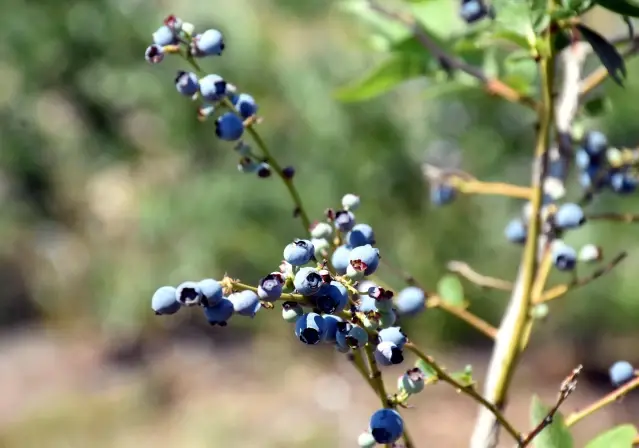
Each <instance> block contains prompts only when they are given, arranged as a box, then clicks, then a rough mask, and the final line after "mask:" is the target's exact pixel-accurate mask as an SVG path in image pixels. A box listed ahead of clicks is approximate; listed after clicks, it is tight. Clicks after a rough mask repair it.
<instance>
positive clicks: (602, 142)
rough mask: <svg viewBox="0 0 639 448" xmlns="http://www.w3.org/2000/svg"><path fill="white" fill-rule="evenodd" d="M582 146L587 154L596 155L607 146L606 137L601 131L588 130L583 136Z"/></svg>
mask: <svg viewBox="0 0 639 448" xmlns="http://www.w3.org/2000/svg"><path fill="white" fill-rule="evenodd" d="M583 148H584V149H585V150H586V152H588V154H590V155H592V156H598V155H600V154H602V153H603V152H604V151H605V150H606V149H607V148H608V138H606V135H605V134H604V133H603V132H599V131H590V132H588V133H587V134H586V135H585V136H584V141H583Z"/></svg>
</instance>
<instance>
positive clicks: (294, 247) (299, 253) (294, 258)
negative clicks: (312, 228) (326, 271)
mask: <svg viewBox="0 0 639 448" xmlns="http://www.w3.org/2000/svg"><path fill="white" fill-rule="evenodd" d="M313 258H315V247H313V243H311V242H310V241H309V240H300V239H296V240H295V241H293V242H292V243H290V244H288V245H287V246H286V247H285V248H284V260H286V261H287V262H288V263H290V264H292V265H293V266H302V265H305V264H306V263H308V262H309V261H311V260H312V259H313Z"/></svg>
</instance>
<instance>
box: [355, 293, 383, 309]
mask: <svg viewBox="0 0 639 448" xmlns="http://www.w3.org/2000/svg"><path fill="white" fill-rule="evenodd" d="M357 311H360V312H362V313H376V312H378V311H379V310H378V309H377V301H376V300H375V299H373V298H372V297H370V296H365V295H361V296H360V297H359V301H358V302H357Z"/></svg>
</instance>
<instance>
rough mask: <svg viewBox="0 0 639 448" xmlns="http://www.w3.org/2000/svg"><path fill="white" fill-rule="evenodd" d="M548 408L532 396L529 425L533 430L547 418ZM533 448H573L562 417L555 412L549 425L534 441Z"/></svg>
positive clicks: (536, 397) (570, 436)
mask: <svg viewBox="0 0 639 448" xmlns="http://www.w3.org/2000/svg"><path fill="white" fill-rule="evenodd" d="M549 411H550V408H549V407H547V406H546V405H544V404H543V403H542V402H541V400H540V399H539V397H538V396H537V395H535V396H533V399H532V403H531V406H530V423H531V426H532V427H533V428H534V427H536V426H537V425H538V424H539V423H540V422H541V421H543V420H544V419H545V418H546V417H547V416H548V412H549ZM534 445H535V448H573V445H574V442H573V439H572V435H571V434H570V431H569V430H568V428H567V427H566V424H565V423H564V417H563V415H561V413H560V412H557V413H556V414H555V416H554V418H553V421H552V423H551V424H550V425H548V426H547V427H545V428H544V429H543V430H542V431H541V432H540V433H539V435H538V436H537V437H535V440H534Z"/></svg>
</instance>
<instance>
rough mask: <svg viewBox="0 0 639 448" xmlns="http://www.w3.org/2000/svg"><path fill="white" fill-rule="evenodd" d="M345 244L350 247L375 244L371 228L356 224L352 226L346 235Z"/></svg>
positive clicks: (366, 225)
mask: <svg viewBox="0 0 639 448" xmlns="http://www.w3.org/2000/svg"><path fill="white" fill-rule="evenodd" d="M346 242H347V243H348V245H349V246H351V247H359V246H365V245H366V244H375V233H374V232H373V228H372V227H371V226H369V225H368V224H357V225H355V226H353V229H352V230H351V231H350V232H348V234H347V235H346Z"/></svg>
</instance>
